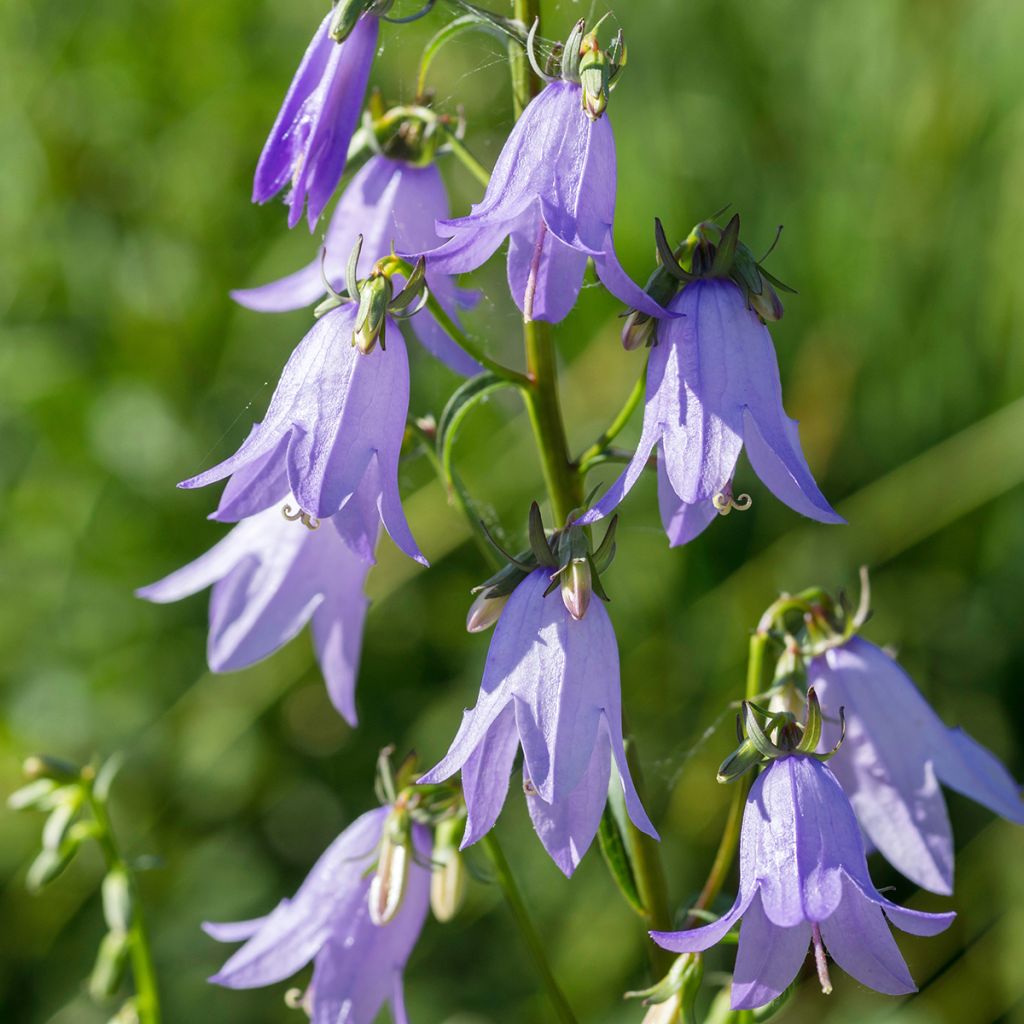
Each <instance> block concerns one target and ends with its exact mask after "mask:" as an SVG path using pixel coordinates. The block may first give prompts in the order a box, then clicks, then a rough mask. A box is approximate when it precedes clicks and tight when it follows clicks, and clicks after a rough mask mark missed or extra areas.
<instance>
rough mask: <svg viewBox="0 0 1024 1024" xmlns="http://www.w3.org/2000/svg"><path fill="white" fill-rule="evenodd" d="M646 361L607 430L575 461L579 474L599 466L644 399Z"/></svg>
mask: <svg viewBox="0 0 1024 1024" xmlns="http://www.w3.org/2000/svg"><path fill="white" fill-rule="evenodd" d="M646 365H647V364H646V361H645V363H644V366H645V370H644V372H642V373H641V374H640V376H639V377H638V378H637V381H636V384H634V385H633V390H632V391H631V392H630V393H629V397H628V398H627V399H626V401H625V403H624V405H623V406H622V408H621V409H620V410H619V411H618V413H617V414H616V416H615V419H613V420H612V422H611V423H610V424H609V426H608V429H607V430H606V431H605V432H604V433H603V434H602V435H601V436H600V437H599V438H598V439H597V440H596V441H595V442H594V443H593V444H592V445H591V446H590V447H589V448H588V449H587V450H586V451H585V452H584V453H583V454H582V455H581V456H580V457H579V459H578V460H577V461H578V463H579V467H580V473H586V472H587V471H588V470H589V469H591V468H592V467H593V466H595V465H600V463H599V462H598V461H597V460H599V459H600V458H601V456H603V455H604V454H605V450H606V449H607V448H608V446H609V445H610V444H611V443H612V441H614V440H615V438H617V437H618V436H619V434H621V433H622V430H623V428H624V427H625V426H626V424H627V423H628V422H629V420H630V417H631V416H632V415H633V413H634V412H635V411H636V407H637V406H638V405H639V404H640V402H641V400H642V399H643V397H644V390H645V386H646V379H647V374H646Z"/></svg>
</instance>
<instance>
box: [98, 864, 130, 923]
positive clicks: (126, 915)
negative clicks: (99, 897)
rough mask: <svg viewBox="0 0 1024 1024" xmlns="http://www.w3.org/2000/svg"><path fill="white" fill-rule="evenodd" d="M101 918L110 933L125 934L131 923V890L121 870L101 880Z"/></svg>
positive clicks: (115, 870)
mask: <svg viewBox="0 0 1024 1024" xmlns="http://www.w3.org/2000/svg"><path fill="white" fill-rule="evenodd" d="M103 917H104V919H105V920H106V922H107V927H108V928H109V929H110V930H111V931H112V932H126V931H128V929H129V928H130V927H131V923H132V888H131V883H130V882H129V880H128V874H127V872H125V870H124V869H123V868H113V869H112V870H111V871H110V872H108V874H107V876H106V877H105V878H104V879H103Z"/></svg>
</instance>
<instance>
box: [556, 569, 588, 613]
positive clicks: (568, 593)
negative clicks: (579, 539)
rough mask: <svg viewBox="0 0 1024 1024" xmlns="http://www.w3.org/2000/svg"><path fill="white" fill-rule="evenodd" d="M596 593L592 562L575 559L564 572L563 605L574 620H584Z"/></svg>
mask: <svg viewBox="0 0 1024 1024" xmlns="http://www.w3.org/2000/svg"><path fill="white" fill-rule="evenodd" d="M593 592H594V587H593V578H592V576H591V572H590V561H589V559H586V558H574V559H573V560H572V561H571V562H570V563H569V564H568V565H567V566H566V567H565V569H564V570H563V571H562V603H563V604H564V605H565V608H566V611H568V613H569V614H570V615H571V616H572V617H573V618H574V619H577V620H579V619H582V618H583V616H584V615H586V614H587V609H588V608H589V607H590V597H591V595H592V594H593Z"/></svg>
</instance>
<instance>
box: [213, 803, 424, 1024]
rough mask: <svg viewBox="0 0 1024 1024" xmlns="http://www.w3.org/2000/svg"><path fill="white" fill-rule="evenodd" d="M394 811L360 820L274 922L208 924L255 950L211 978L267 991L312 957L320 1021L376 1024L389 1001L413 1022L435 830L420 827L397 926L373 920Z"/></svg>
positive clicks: (225, 938) (311, 993) (396, 1013)
mask: <svg viewBox="0 0 1024 1024" xmlns="http://www.w3.org/2000/svg"><path fill="white" fill-rule="evenodd" d="M388 812H389V808H387V807H381V808H378V809H376V810H373V811H369V812H368V813H366V814H364V815H363V816H362V817H360V818H357V819H356V820H355V821H354V822H353V823H352V824H351V825H350V826H349V827H348V828H347V829H346V830H345V831H344V832H343V833H342V834H341V835H340V836H339V837H338V838H337V839H336V840H335V841H334V842H333V843H332V844H331V845H330V846H329V847H328V848H327V851H326V852H325V853H324V854H323V856H322V857H321V858H320V859H319V860H318V861H317V862H316V864H315V865H314V866H313V869H312V871H310V873H309V875H308V876H307V877H306V880H305V882H303V883H302V886H301V887H300V889H299V891H298V892H297V893H296V894H295V898H294V899H291V900H282V902H281V903H279V904H278V905H277V907H276V909H275V910H274V911H273V912H272V913H270V914H269V915H267V916H266V917H261V918H257V919H256V920H253V921H239V922H237V923H234V924H209V923H208V924H205V925H204V926H203V927H204V929H205V931H206V932H207V934H208V935H210V936H212V937H213V938H215V939H217V940H218V941H220V942H238V941H240V940H243V939H244V940H246V943H245V945H244V946H242V948H241V949H240V950H238V952H236V953H235V954H234V956H232V957H231V959H230V960H228V962H227V963H226V964H225V965H224V966H223V967H222V968H221V969H220V971H218V973H217V974H215V975H214V976H213V977H212V978H211V979H210V980H211V981H212V982H215V983H216V984H218V985H224V986H225V987H227V988H259V987H261V986H263V985H272V984H274V983H276V982H279V981H282V980H284V979H285V978H288V977H290V976H291V975H292V974H294V973H295V972H296V971H298V970H300V969H301V968H302V967H303V966H304V965H305V964H307V963H308V962H309V961H310V960H312V961H313V980H312V983H311V984H310V987H309V989H308V990H307V992H306V994H305V998H304V1000H303V1003H304V1005H305V1006H306V1008H307V1009H308V1010H309V1013H310V1017H311V1018H312V1022H313V1024H372V1022H373V1021H374V1020H376V1017H377V1014H378V1012H379V1011H380V1009H381V1007H382V1006H383V1005H384V1003H385V1002H389V1003H390V1006H391V1012H392V1015H393V1017H394V1019H395V1021H396V1024H406V1013H405V1000H404V995H403V987H402V972H403V970H404V968H405V964H406V961H407V960H408V959H409V954H410V953H411V952H412V949H413V946H415V945H416V940H417V939H418V938H419V934H420V931H421V930H422V928H423V922H424V920H425V918H426V916H427V906H428V902H429V894H430V871H429V870H428V869H427V868H426V867H424V865H426V864H428V863H429V860H430V854H431V841H430V833H429V831H428V830H427V829H426V828H425V827H424V826H422V825H413V826H412V834H413V844H414V849H415V854H416V855H415V857H413V858H410V860H412V863H411V864H410V865H409V868H408V877H407V879H406V881H405V888H404V893H403V898H402V903H401V906H400V907H399V909H398V912H397V914H396V915H395V916H394V917H393V918H392V919H391V920H390V921H388V923H387V924H382V925H378V924H374V922H373V921H372V920H371V916H370V905H369V904H370V888H371V885H372V872H371V871H370V869H371V868H372V867H373V865H374V863H375V862H376V860H377V852H378V848H379V846H380V843H381V839H382V832H383V829H384V826H385V822H386V819H387V815H388Z"/></svg>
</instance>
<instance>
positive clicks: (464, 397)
mask: <svg viewBox="0 0 1024 1024" xmlns="http://www.w3.org/2000/svg"><path fill="white" fill-rule="evenodd" d="M510 386H511V385H510V383H509V381H507V380H503V379H502V378H501V377H499V376H498V375H497V374H495V373H480V374H477V376H475V377H471V378H470V379H469V380H467V381H466V382H465V383H464V384H462V385H461V386H460V387H459V388H458V389H457V390H456V391H455V393H454V394H453V395H452V397H451V398H449V399H448V404H447V405H446V406H445V407H444V412H442V413H441V419H440V422H439V423H438V424H437V456H438V459H439V460H440V463H441V471H442V472H443V473H444V479H445V482H446V483H447V484H448V486H449V487H455V479H454V474H453V471H452V450H453V446H454V445H455V439H456V437H457V436H458V433H459V427H460V426H461V425H462V421H463V420H464V419H465V418H466V416H467V414H468V413H469V411H470V409H472V408H473V406H474V405H476V403H477V402H480V401H483V399H485V398H486V397H487V396H488V395H490V394H491V393H492V392H494V391H497V390H499V389H500V388H507V387H510Z"/></svg>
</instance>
